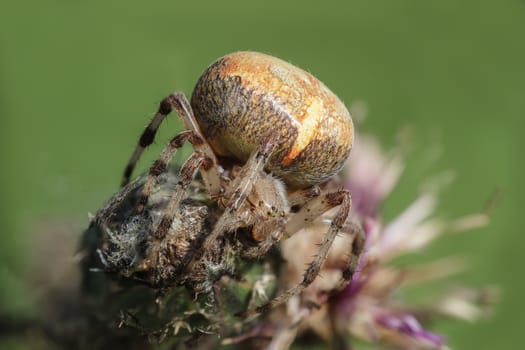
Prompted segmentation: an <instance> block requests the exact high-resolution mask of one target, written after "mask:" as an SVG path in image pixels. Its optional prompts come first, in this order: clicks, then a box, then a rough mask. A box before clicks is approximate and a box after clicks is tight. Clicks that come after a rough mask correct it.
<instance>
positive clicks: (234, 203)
mask: <svg viewBox="0 0 525 350" xmlns="http://www.w3.org/2000/svg"><path fill="white" fill-rule="evenodd" d="M277 143H278V137H277V136H276V135H275V134H270V135H268V136H266V137H265V138H263V140H262V141H261V143H260V145H259V148H258V150H257V151H255V152H253V153H252V155H251V156H250V158H249V159H248V161H247V162H246V164H245V165H244V166H243V168H242V169H241V171H240V173H239V175H238V176H237V177H236V179H235V181H234V182H233V183H232V188H233V189H234V190H233V192H232V194H231V196H229V198H226V199H227V203H226V208H225V209H224V212H223V213H222V215H221V217H220V218H219V220H218V221H217V223H216V224H215V226H214V228H213V231H212V232H211V233H210V234H209V235H208V236H207V237H206V239H205V241H204V243H203V246H202V247H203V251H204V252H210V251H211V250H212V246H213V245H214V244H215V242H216V241H217V239H218V238H219V237H220V236H221V235H222V234H223V233H224V232H228V231H233V230H234V229H236V228H238V227H240V226H241V225H242V221H241V220H240V218H239V217H238V215H236V212H237V210H238V209H239V208H240V207H241V205H242V204H243V203H244V201H245V200H246V197H247V196H248V194H249V193H250V191H251V190H252V187H253V185H254V183H255V181H257V178H258V176H259V175H260V173H261V171H263V169H264V166H265V165H266V162H267V161H268V158H269V157H270V155H271V154H272V152H273V151H274V150H275V148H276V146H277ZM227 196H228V194H227Z"/></svg>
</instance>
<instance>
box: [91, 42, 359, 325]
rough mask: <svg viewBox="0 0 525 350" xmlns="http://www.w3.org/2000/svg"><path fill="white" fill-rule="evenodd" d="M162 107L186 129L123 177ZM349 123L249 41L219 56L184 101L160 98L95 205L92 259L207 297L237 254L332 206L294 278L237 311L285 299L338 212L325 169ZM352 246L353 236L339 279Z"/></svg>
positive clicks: (314, 88)
mask: <svg viewBox="0 0 525 350" xmlns="http://www.w3.org/2000/svg"><path fill="white" fill-rule="evenodd" d="M173 110H175V111H176V112H177V114H178V115H179V117H180V119H181V120H182V122H183V124H184V127H185V129H186V130H185V131H183V132H181V133H179V134H178V135H176V136H175V137H173V139H172V140H171V141H170V142H169V143H168V145H167V146H166V147H165V148H164V150H163V151H162V153H161V154H160V156H159V157H158V159H157V160H156V161H155V162H154V163H153V165H152V166H151V168H150V169H149V172H148V173H147V174H146V175H145V176H142V177H139V178H138V179H137V180H134V181H132V182H130V178H131V175H132V172H133V169H134V168H135V165H136V163H137V162H138V160H139V158H140V156H141V154H142V152H143V150H144V149H145V148H146V147H148V146H149V145H150V144H151V143H152V142H153V140H154V137H155V134H156V132H157V130H158V128H159V126H160V125H161V123H162V121H163V120H164V119H165V118H166V116H167V115H168V114H169V113H170V112H172V111H173ZM353 133H354V130H353V124H352V119H351V117H350V114H349V112H348V110H347V109H346V107H345V106H344V104H343V103H342V102H341V101H340V100H339V99H338V97H337V96H336V95H335V94H334V93H332V92H331V91H330V90H329V89H328V88H327V87H326V86H325V85H324V84H323V83H322V82H320V81H319V80H318V79H316V78H315V77H314V76H312V75H311V74H309V73H307V72H305V71H303V70H301V69H299V68H297V67H295V66H293V65H291V64H289V63H286V62H284V61H282V60H280V59H278V58H275V57H271V56H268V55H265V54H261V53H257V52H236V53H232V54H229V55H226V56H224V57H222V58H219V59H218V60H217V61H215V62H214V63H213V64H211V65H210V66H209V67H208V68H207V69H206V70H205V71H204V73H203V74H202V75H201V77H200V78H199V80H198V82H197V84H196V86H195V88H194V91H193V94H192V97H191V103H190V102H189V101H188V100H187V99H186V97H185V96H184V94H182V93H179V92H176V93H173V94H171V95H169V96H167V97H166V98H164V99H163V100H162V102H161V103H160V106H159V108H158V112H157V113H156V114H155V116H154V117H153V119H152V120H151V122H150V123H149V125H148V126H147V127H146V129H145V130H144V132H143V134H142V136H141V137H140V140H139V142H138V145H137V147H136V149H135V151H134V152H133V154H132V156H131V158H130V160H129V163H128V165H127V167H126V169H125V172H124V176H123V180H122V186H123V187H122V189H121V190H120V192H118V193H117V194H116V195H114V196H113V197H112V198H111V199H110V200H109V201H108V202H107V204H106V205H105V206H104V207H103V208H102V209H101V210H99V211H98V213H97V214H96V216H95V218H94V220H93V223H92V225H95V226H96V227H98V228H99V229H100V234H99V237H98V240H97V241H96V243H95V247H96V249H95V250H96V251H97V254H96V255H97V258H98V259H99V262H100V263H101V266H102V268H103V269H104V270H105V271H107V272H115V273H117V274H118V275H119V276H121V277H124V278H127V279H131V280H137V281H140V282H143V283H146V284H147V285H149V286H151V287H153V288H156V289H159V290H160V289H162V290H166V289H169V288H171V287H174V286H185V287H187V289H189V290H190V291H191V292H192V293H193V294H194V295H199V294H207V295H210V294H211V295H212V296H213V293H214V291H215V290H216V289H215V284H216V283H217V281H219V280H220V279H221V278H222V277H223V276H226V275H228V276H235V275H236V272H237V271H236V269H237V265H236V264H237V263H236V261H238V260H239V259H240V260H246V261H251V260H264V259H265V258H266V257H268V256H270V255H271V254H272V252H273V251H275V250H277V251H278V249H274V248H277V247H278V243H279V242H280V241H281V240H283V239H285V238H288V237H290V236H292V235H294V234H295V233H296V232H298V231H299V230H301V229H302V228H303V227H305V225H309V223H311V222H313V221H315V220H317V219H319V218H321V216H324V215H325V214H326V213H327V212H328V211H330V213H332V212H335V214H333V216H332V217H331V219H330V222H329V224H327V225H325V227H326V234H325V235H324V238H323V240H322V242H320V243H319V249H318V251H317V254H316V255H315V256H314V257H313V258H312V261H311V263H310V264H309V266H307V268H306V269H305V272H304V276H303V279H302V281H300V282H299V283H298V284H297V285H295V286H293V287H291V288H290V289H287V290H284V291H278V292H277V294H276V295H275V296H274V297H273V298H269V299H268V300H267V302H263V303H259V304H258V305H249V306H247V307H246V309H242V310H239V313H238V315H243V316H248V315H255V314H258V313H262V312H265V311H268V310H270V309H272V308H274V307H276V306H278V305H281V304H283V303H285V302H287V301H288V300H289V299H290V298H291V297H293V296H295V295H299V294H301V292H302V291H303V290H304V289H305V288H306V287H308V286H309V285H310V284H311V283H312V282H313V281H314V280H315V279H316V277H317V276H318V274H319V271H320V269H321V267H322V265H323V263H324V261H325V260H326V257H327V254H328V252H329V249H330V247H331V245H332V243H333V242H334V239H335V237H336V236H337V235H338V234H339V233H340V232H341V230H342V229H343V228H344V226H345V223H346V221H347V219H348V217H349V213H350V210H351V197H350V194H349V193H348V191H346V190H344V189H341V186H340V184H339V183H338V182H337V179H336V178H335V177H334V175H336V174H337V173H338V171H339V170H340V169H341V168H342V166H343V164H344V163H345V161H346V159H347V158H348V156H349V154H350V151H351V148H352V142H353ZM185 142H189V143H191V145H192V147H193V153H192V154H191V156H190V157H189V158H188V159H187V160H186V161H185V162H184V164H183V165H182V166H181V167H180V171H179V174H178V176H174V175H173V174H172V173H171V172H170V171H169V164H170V162H171V159H172V157H173V156H174V154H175V152H176V151H177V150H178V149H179V148H180V147H182V145H183V144H184V143H185ZM166 184H170V185H169V186H167V185H166ZM168 187H169V189H170V190H169V191H166V190H165V189H166V188H168ZM159 188H162V189H163V190H162V191H159ZM332 209H333V210H332ZM362 248H363V239H362V237H356V239H354V240H353V243H352V247H349V258H348V265H347V267H346V268H345V270H344V272H343V281H341V283H342V285H344V284H345V283H347V282H348V281H349V280H350V279H351V277H352V274H353V272H354V270H355V268H356V266H357V261H358V257H359V255H360V253H361V250H362ZM284 258H286V257H284ZM240 278H241V279H242V276H241V277H240Z"/></svg>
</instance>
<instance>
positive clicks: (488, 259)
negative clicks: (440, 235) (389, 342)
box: [0, 0, 525, 349]
mask: <svg viewBox="0 0 525 350" xmlns="http://www.w3.org/2000/svg"><path fill="white" fill-rule="evenodd" d="M524 33H525V2H524V1H522V0H513V1H508V0H503V1H490V0H478V1H458V0H441V1H420V0H398V1H391V0H373V1H346V2H342V1H325V2H318V1H304V0H303V1H286V2H285V1H274V0H271V1H259V2H248V1H213V2H212V1H209V2H203V1H199V2H190V1H186V2H182V1H176V0H171V1H166V0H163V1H154V2H145V1H107V0H106V1H102V0H97V1H81V0H69V1H66V0H41V1H36V0H32V1H31V0H19V1H14V0H4V1H2V3H1V4H0V118H1V121H0V128H1V140H0V146H1V148H0V154H1V159H0V160H1V163H0V164H2V166H1V168H2V171H1V177H2V178H1V183H2V186H1V190H0V191H1V193H0V195H1V198H2V200H1V204H0V206H1V209H0V222H1V226H0V228H1V230H2V231H1V232H2V236H1V239H2V241H1V244H0V254H1V261H0V310H3V311H5V310H8V311H11V312H15V313H16V312H30V310H31V301H30V299H29V293H28V292H27V291H26V290H25V289H24V288H26V287H25V286H26V283H25V280H24V279H25V278H26V277H25V274H24V271H25V266H27V263H26V261H27V260H29V259H31V258H34V257H32V251H33V250H34V245H33V244H32V242H33V241H34V236H35V235H37V234H39V233H40V231H39V230H40V227H41V226H42V225H44V224H49V223H54V222H64V221H65V222H69V223H75V224H76V225H77V227H78V228H80V227H82V226H83V225H85V223H86V221H87V220H86V219H85V218H86V213H87V212H88V211H91V212H94V211H95V210H96V209H97V208H98V207H99V206H100V205H101V203H102V202H103V201H104V200H105V199H106V198H108V197H109V196H110V195H111V194H112V192H114V191H115V190H116V189H117V186H118V183H119V181H120V175H121V171H122V168H123V166H124V164H125V162H126V160H127V157H128V156H129V155H130V152H131V150H132V147H134V145H135V143H136V141H137V138H138V136H139V134H140V132H141V131H142V128H143V126H144V125H145V124H146V122H147V119H148V116H150V115H151V114H152V112H153V111H154V110H155V109H156V104H157V102H158V101H159V100H160V99H161V98H162V97H164V96H165V95H167V94H168V93H169V92H171V91H173V90H182V91H184V92H186V93H187V94H190V93H191V90H192V87H193V84H194V83H195V82H196V79H197V77H198V76H199V74H200V73H201V71H202V70H203V69H204V68H205V67H206V66H207V65H208V64H209V63H210V62H211V61H213V60H214V59H216V58H217V57H219V56H221V55H224V54H226V53H229V52H232V51H236V50H257V51H262V52H266V53H270V54H273V55H275V56H278V57H281V58H283V59H285V60H288V61H290V62H292V63H294V64H296V65H298V66H300V67H303V68H305V69H307V70H309V71H311V72H312V73H314V74H315V75H316V76H317V77H319V78H320V79H321V80H323V81H324V82H325V83H326V84H327V85H328V86H330V88H331V89H332V90H333V91H335V92H336V93H337V94H338V95H339V96H340V97H341V98H342V99H343V100H344V101H345V102H346V104H347V105H351V104H352V102H354V101H358V100H359V101H365V102H366V103H367V105H368V107H369V115H368V119H367V120H366V122H365V123H364V124H363V125H362V126H361V130H362V131H366V132H369V133H373V134H375V135H377V136H378V137H379V139H380V140H381V141H382V142H383V143H384V144H385V145H387V146H388V145H392V144H393V143H394V142H395V137H396V134H397V131H398V130H399V129H401V128H403V127H405V126H407V125H409V126H410V127H411V131H412V145H413V149H412V153H411V157H410V159H409V162H408V168H407V171H406V174H405V176H404V178H403V180H402V181H401V183H400V184H399V186H398V187H397V189H396V191H395V193H394V195H393V197H392V198H391V199H390V200H389V202H388V205H387V207H386V208H385V210H386V212H387V213H388V215H389V216H393V215H395V214H396V213H398V212H399V211H400V210H401V209H402V208H403V207H404V206H406V205H407V204H408V203H409V202H410V200H411V199H413V198H414V196H415V195H416V194H417V193H418V191H419V190H420V186H419V184H420V183H421V182H422V181H423V180H424V179H425V178H427V177H428V176H431V175H432V174H435V173H438V172H440V171H442V170H447V169H453V170H454V171H455V173H456V174H457V178H456V181H455V182H454V183H453V184H452V185H451V186H449V187H448V188H447V189H446V190H445V191H444V192H443V194H442V197H441V198H442V202H441V206H440V210H439V214H440V216H444V217H455V216H459V215H462V214H467V213H470V212H473V211H480V210H483V208H484V206H485V205H486V203H487V200H488V199H489V198H490V197H491V195H492V193H494V192H495V191H501V193H502V196H501V200H500V201H499V202H497V203H496V206H495V208H494V209H493V211H492V212H491V213H492V223H491V225H490V226H489V227H487V228H486V229H483V230H478V231H477V232H475V233H470V234H467V235H464V236H461V237H455V238H451V239H446V240H444V242H442V243H441V244H439V245H438V246H437V247H436V248H435V250H433V251H431V252H429V254H430V255H432V256H440V255H443V254H451V253H458V254H464V255H466V256H467V257H468V258H469V259H470V261H471V262H472V271H471V272H469V273H468V274H465V275H462V276H460V277H459V278H457V279H456V280H457V281H460V280H461V281H465V282H468V283H470V284H472V285H477V286H481V285H484V284H487V283H489V284H497V285H500V286H501V287H502V290H503V297H502V302H501V305H500V306H499V307H498V309H497V312H496V313H495V315H494V317H493V318H492V319H490V320H488V321H484V322H481V323H479V324H475V325H469V324H463V323H459V322H453V323H452V322H450V323H448V322H445V323H444V324H442V325H441V324H440V325H439V329H440V330H441V331H443V332H444V333H446V334H447V335H448V336H449V339H450V345H451V346H452V348H455V349H493V348H503V349H510V348H515V347H516V346H515V345H514V344H515V342H517V341H518V336H519V335H522V334H521V332H522V328H523V325H524V324H525V313H524V312H523V307H522V305H523V301H522V298H523V295H525V280H524V279H523V278H522V275H523V274H522V272H521V267H520V266H521V265H522V261H521V259H520V257H521V255H522V252H523V249H524V248H525V246H524V242H525V238H524V236H523V235H522V232H521V231H522V225H521V224H520V222H519V216H520V215H521V208H522V207H523V205H522V201H521V198H522V197H520V190H521V189H522V186H521V177H520V175H519V174H520V173H522V171H523V169H524V166H525V165H524V161H523V156H522V155H520V152H523V151H524V150H525V148H524V147H523V146H524V144H523V143H524V142H523V139H522V135H521V134H522V133H523V132H524V131H525V128H524V127H525V123H524V121H523V120H524V117H525V65H524V62H525V40H524ZM177 130H179V125H178V122H177V120H176V117H171V118H170V119H169V121H168V122H167V123H166V125H164V126H163V127H162V131H161V134H160V138H159V139H158V140H159V141H158V142H157V145H156V146H155V147H152V148H153V149H151V150H150V151H149V152H147V155H146V159H145V160H143V161H142V162H141V164H140V165H141V169H144V168H145V167H146V166H147V165H148V164H149V162H150V161H151V160H152V159H153V157H154V156H155V155H156V154H157V152H158V151H159V150H160V147H161V146H162V144H163V143H164V142H165V141H166V140H167V139H168V137H169V135H172V134H174V133H175V132H176V131H177ZM436 155H440V156H439V157H438V156H436ZM71 234H78V232H72V233H71ZM40 241H41V240H40ZM57 244H60V242H57Z"/></svg>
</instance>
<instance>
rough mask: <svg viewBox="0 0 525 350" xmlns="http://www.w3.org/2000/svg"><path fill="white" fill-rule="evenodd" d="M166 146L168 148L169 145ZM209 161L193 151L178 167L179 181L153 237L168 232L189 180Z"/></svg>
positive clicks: (201, 153) (206, 157)
mask: <svg viewBox="0 0 525 350" xmlns="http://www.w3.org/2000/svg"><path fill="white" fill-rule="evenodd" d="M168 148H170V146H169V145H168ZM209 162H210V159H209V158H208V156H207V155H206V154H204V152H201V151H195V152H193V153H192V155H191V156H190V157H189V158H188V159H187V160H186V161H185V162H184V164H183V165H182V168H181V169H180V173H179V181H178V182H177V186H175V190H174V191H173V194H172V195H171V198H170V199H169V201H168V204H167V205H166V208H165V209H164V213H163V215H162V219H161V220H160V223H159V225H158V226H157V228H156V229H155V231H154V232H153V236H154V237H155V238H157V239H163V238H164V237H166V234H167V233H168V231H169V229H170V227H171V224H172V222H173V219H174V218H175V215H176V214H177V212H178V210H179V208H180V204H181V202H182V200H183V199H184V198H185V197H186V192H187V189H188V186H189V185H190V184H191V182H192V181H193V179H194V178H195V176H196V175H197V172H198V171H199V168H201V167H203V168H206V167H207V164H209Z"/></svg>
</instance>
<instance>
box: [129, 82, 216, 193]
mask: <svg viewBox="0 0 525 350" xmlns="http://www.w3.org/2000/svg"><path fill="white" fill-rule="evenodd" d="M173 109H175V110H176V111H177V114H178V115H179V117H180V119H181V120H182V122H183V124H184V127H185V128H186V130H191V131H193V132H194V133H195V134H196V135H197V136H198V137H199V138H200V139H201V140H203V142H200V143H194V144H193V149H194V151H201V152H203V153H204V154H205V155H206V156H207V157H208V158H209V159H210V161H211V162H212V163H213V165H212V166H210V167H209V168H208V169H207V170H205V171H203V172H202V178H203V181H204V183H205V184H206V188H207V190H208V192H209V193H210V195H211V196H214V195H217V194H218V193H219V191H220V177H219V172H218V168H217V166H218V163H217V158H216V157H215V154H214V153H213V150H212V149H211V147H210V145H209V144H208V143H207V142H206V139H205V138H204V137H203V135H202V132H201V130H200V128H199V125H198V123H197V121H196V119H195V116H194V115H193V110H192V109H191V105H190V103H189V102H188V99H187V98H186V96H184V94H183V93H182V92H174V93H173V94H171V95H169V96H167V97H165V98H164V99H163V100H162V101H161V102H160V104H159V108H158V110H157V113H155V116H154V117H153V119H152V120H151V121H150V123H149V124H148V126H146V128H145V129H144V131H143V132H142V135H141V136H140V138H139V142H138V144H137V146H136V147H135V150H134V151H133V154H132V155H131V157H130V159H129V161H128V164H127V165H126V168H125V169H124V175H123V177H122V183H121V187H124V186H126V185H127V184H128V183H129V181H130V178H131V175H132V173H133V170H134V169H135V166H136V165H137V162H138V160H139V159H140V156H141V155H142V152H143V151H144V149H145V148H146V147H148V146H149V145H151V144H152V143H153V140H154V139H155V135H156V133H157V130H158V129H159V127H160V124H161V123H162V121H163V120H164V119H165V118H166V117H167V116H168V114H170V113H171V111H172V110H173Z"/></svg>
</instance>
